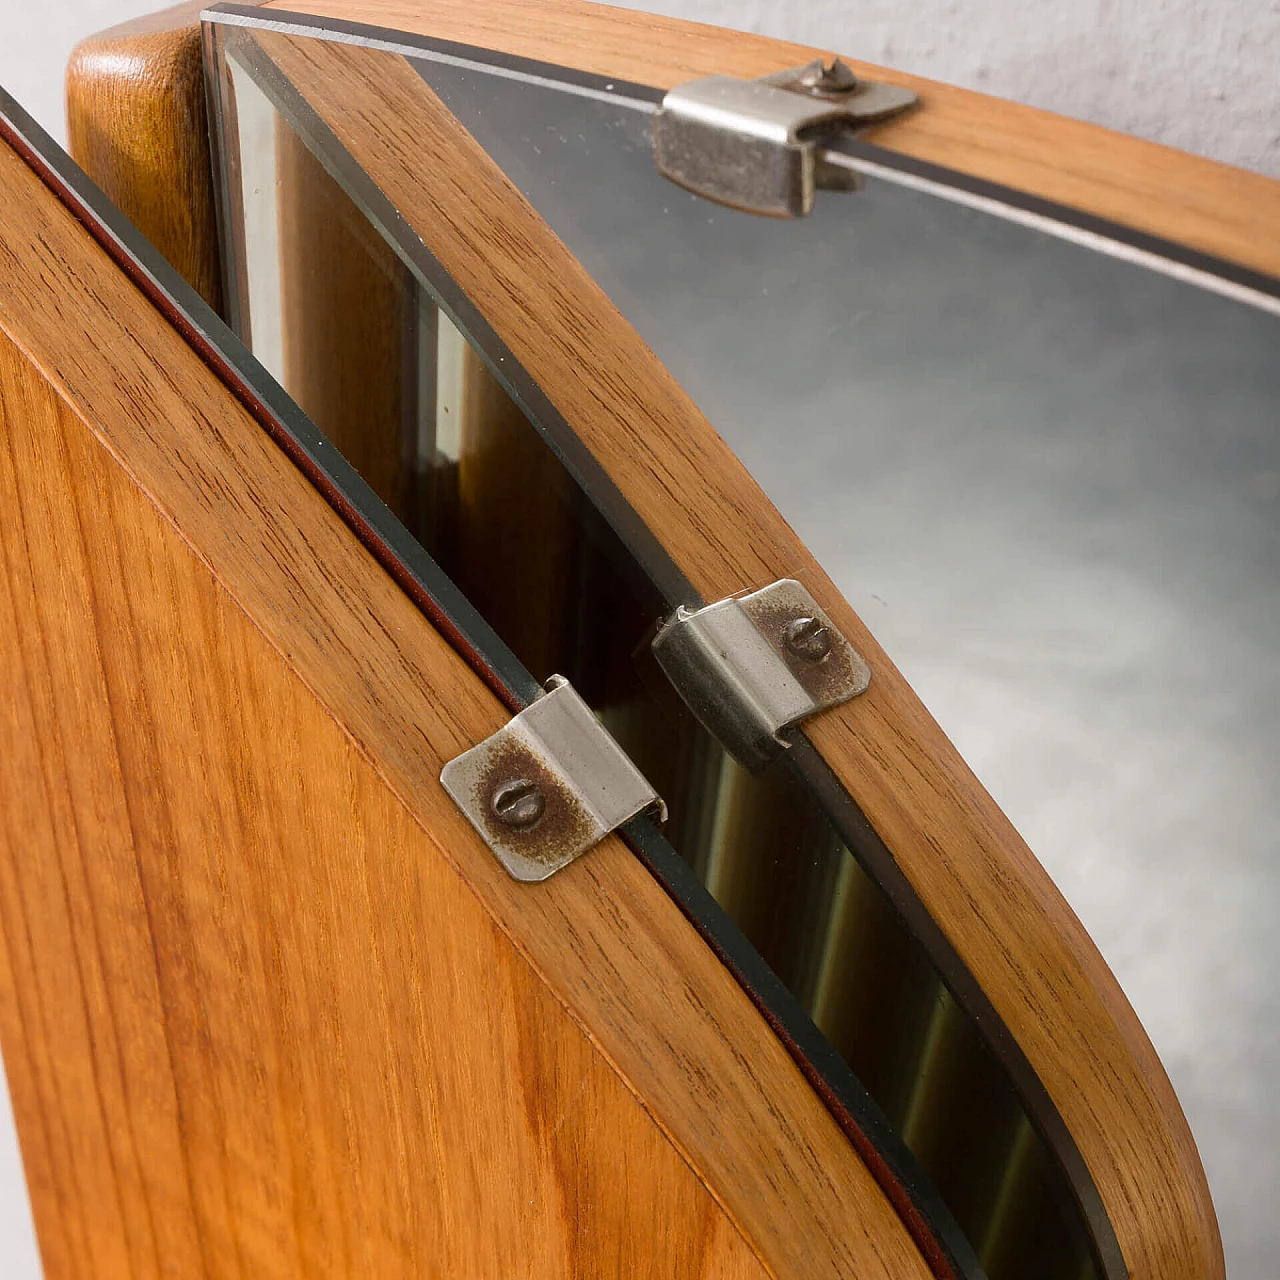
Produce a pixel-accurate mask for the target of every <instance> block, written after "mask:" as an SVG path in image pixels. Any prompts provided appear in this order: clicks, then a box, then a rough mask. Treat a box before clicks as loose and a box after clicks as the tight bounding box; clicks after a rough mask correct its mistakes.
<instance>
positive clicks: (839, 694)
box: [653, 578, 871, 770]
mask: <svg viewBox="0 0 1280 1280" xmlns="http://www.w3.org/2000/svg"><path fill="white" fill-rule="evenodd" d="M653 653H654V657H656V658H657V660H658V663H659V665H661V667H662V669H663V670H664V671H665V672H666V673H667V677H668V678H669V679H670V681H671V683H672V684H673V685H675V687H676V690H677V692H678V693H679V694H680V696H681V697H682V698H683V699H684V701H685V702H686V703H687V704H688V706H689V709H690V710H691V711H692V712H693V714H694V715H696V716H697V717H698V719H699V720H700V721H701V722H702V724H703V726H704V727H705V728H706V729H707V730H708V731H709V732H710V733H711V734H713V735H714V736H715V737H716V738H717V739H718V740H719V742H720V743H721V745H722V746H723V747H724V748H725V749H726V750H727V751H728V752H729V753H730V754H731V755H732V756H733V757H734V758H735V759H736V760H738V761H739V763H741V764H743V765H745V766H746V767H747V768H748V769H751V770H758V769H761V768H763V767H764V766H765V765H767V764H768V763H769V762H770V761H771V760H773V759H774V758H775V757H776V756H777V755H778V753H779V752H780V751H781V750H782V749H783V748H784V747H786V746H787V745H788V742H787V739H786V738H785V737H784V736H783V731H784V730H786V729H789V728H791V727H793V726H794V725H797V724H799V723H800V721H801V720H804V719H806V718H807V717H808V716H811V715H813V714H815V713H816V712H818V711H824V710H826V708H828V707H834V706H838V705H839V704H840V703H842V702H847V701H848V700H849V699H850V698H853V697H856V696H857V695H858V694H860V693H862V692H863V691H864V690H865V689H866V687H867V685H868V684H870V683H871V669H870V668H869V667H868V666H867V664H866V663H865V662H864V661H863V660H862V658H861V657H860V656H859V655H858V654H857V652H856V651H855V650H854V648H853V646H852V645H851V644H850V643H849V642H848V641H847V640H846V639H845V638H844V636H842V635H841V634H840V632H839V631H838V630H837V629H836V626H835V624H834V623H833V622H832V621H831V619H830V618H828V617H827V615H826V614H825V613H824V612H823V611H822V610H821V609H820V608H819V607H818V604H817V602H816V601H815V600H814V598H813V597H812V596H811V595H810V594H809V593H808V591H806V590H805V589H804V587H802V586H801V585H800V583H798V582H796V581H795V580H794V579H791V578H784V579H783V580H782V581H780V582H775V583H773V584H772V585H771V586H768V587H764V588H763V589H761V590H760V591H754V592H752V593H751V594H750V595H745V596H735V597H732V598H731V599H728V600H721V601H719V602H718V603H717V604H712V605H707V606H706V608H703V609H693V610H690V609H685V608H684V607H683V606H682V607H681V608H679V609H677V610H676V612H675V616H674V617H673V618H672V619H671V620H670V621H669V622H668V623H667V625H666V626H665V627H663V628H662V630H661V631H660V632H659V633H658V635H657V637H656V638H655V640H654V642H653Z"/></svg>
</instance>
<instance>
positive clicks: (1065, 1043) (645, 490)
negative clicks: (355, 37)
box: [261, 33, 1223, 1280]
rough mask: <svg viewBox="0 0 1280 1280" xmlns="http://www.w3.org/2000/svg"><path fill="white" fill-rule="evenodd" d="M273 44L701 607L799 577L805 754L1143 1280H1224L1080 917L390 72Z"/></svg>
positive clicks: (482, 170) (474, 158) (836, 601)
mask: <svg viewBox="0 0 1280 1280" xmlns="http://www.w3.org/2000/svg"><path fill="white" fill-rule="evenodd" d="M261 42H262V44H263V47H264V48H266V49H267V50H268V52H269V53H270V55H271V56H272V57H273V58H274V59H275V60H276V61H277V63H278V64H279V65H280V67H281V68H282V69H283V70H284V72H285V73H286V74H287V76H288V77H289V78H290V80H291V81H292V82H293V83H294V84H295V85H297V86H299V88H300V89H301V91H302V93H303V95H304V96H305V97H306V98H307V100H308V101H309V102H311V103H312V104H313V105H314V106H316V108H317V109H318V111H319V113H320V115H321V116H322V118H323V120H324V122H325V123H326V124H327V125H328V127H329V128H330V129H332V130H333V132H334V133H335V134H336V135H337V137H338V139H339V140H340V141H341V142H342V144H343V145H344V146H345V147H346V148H347V149H348V150H349V151H350V152H351V153H352V154H353V156H354V157H355V158H356V160H357V161H358V163H360V164H361V166H362V167H363V168H364V169H365V171H366V172H367V173H369V174H370V175H371V176H372V177H373V178H374V180H375V181H376V182H377V183H378V185H379V186H380V187H381V189H382V190H383V191H384V192H385V193H386V195H387V196H388V198H389V199H390V200H391V202H392V203H393V204H394V206H395V207H396V208H397V210H398V211H399V212H400V213H401V214H402V215H403V216H404V217H405V218H406V219H407V220H408V222H409V223H410V225H411V226H412V227H413V228H414V230H415V231H416V232H417V233H418V234H419V235H420V236H421V237H422V238H423V240H424V241H425V243H426V244H427V245H428V247H429V248H430V249H431V250H432V252H433V253H434V254H435V255H436V257H437V258H439V260H440V261H441V262H442V264H443V265H444V266H445V268H446V269H447V270H448V271H449V272H450V274H451V275H452V276H453V278H454V280H455V281H457V283H458V284H459V285H460V286H461V287H462V289H463V290H464V291H465V292H466V294H467V296H468V297H469V298H470V299H471V300H472V301H473V302H474V303H475V304H476V305H477V306H478V307H479V309H480V311H481V312H482V313H483V315H484V316H485V318H486V319H487V320H488V322H489V323H490V324H491V325H492V326H493V327H494V329H495V330H496V331H497V333H498V335H499V336H500V337H501V338H502V339H503V340H504V341H505V342H506V344H507V345H508V347H509V348H510V349H511V351H512V353H513V354H514V356H515V357H516V359H517V360H519V361H520V362H521V363H522V364H523V366H524V367H525V369H526V370H527V371H528V372H529V373H530V374H531V375H532V376H533V377H534V378H535V380H536V381H537V382H538V383H539V385H540V386H541V387H543V388H544V389H545V390H546V391H547V393H548V394H549V395H550V397H551V399H552V400H553V401H554V402H555V404H556V407H557V408H558V409H559V411H560V412H561V413H562V414H563V415H564V417H565V419H566V420H567V422H568V423H569V424H570V426H571V428H572V429H573V430H574V431H575V432H576V433H577V434H578V435H579V436H580V437H581V439H582V440H583V441H584V442H585V443H586V444H587V445H588V447H589V448H590V449H591V451H592V453H593V454H594V456H595V457H596V458H597V459H598V460H599V461H600V462H601V463H602V465H603V466H604V468H605V470H606V471H607V472H608V474H609V475H610V477H611V478H612V480H613V481H614V483H615V484H617V485H618V487H619V488H620V490H621V491H622V494H623V496H624V497H625V498H626V499H627V500H628V501H629V502H630V504H631V505H632V506H633V507H634V509H635V510H636V511H637V512H638V513H639V515H640V516H641V517H642V518H643V519H644V521H645V522H646V523H647V524H648V526H649V527H650V528H651V529H654V530H657V531H660V533H661V536H662V539H663V542H664V545H665V546H666V547H667V549H668V551H669V552H670V553H671V554H672V556H673V557H674V559H675V560H676V562H677V564H678V566H679V567H680V568H681V569H682V570H683V572H684V573H685V574H686V576H687V577H688V578H689V580H690V581H691V582H692V583H693V585H694V587H695V588H696V589H697V590H698V591H699V592H700V593H701V594H702V595H703V596H704V597H705V598H706V599H717V598H720V597H722V596H725V595H728V594H731V593H733V592H736V591H739V590H742V589H745V588H748V587H753V586H760V585H762V584H764V583H767V582H769V581H772V580H774V579H776V578H781V577H797V578H799V579H801V580H802V581H804V582H805V583H806V585H807V586H808V587H809V588H810V590H812V591H813V593H814V595H815V597H816V598H817V599H818V601H819V603H820V604H821V605H822V606H823V608H824V609H826V610H827V612H828V613H829V614H830V615H831V617H832V618H833V619H834V620H835V621H836V622H837V624H838V625H839V626H840V627H841V628H842V630H844V632H845V634H846V635H848V636H849V638H850V639H851V640H852V642H853V643H854V645H855V646H856V647H857V648H858V649H859V651H860V652H862V653H863V654H864V655H866V657H867V658H868V660H869V661H870V663H871V666H872V670H873V672H874V673H875V674H874V679H873V681H872V684H871V688H870V690H869V692H868V693H867V694H865V695H864V696H863V697H861V698H859V699H857V700H855V701H854V702H851V703H848V704H846V705H845V706H844V707H841V708H838V709H836V710H834V711H831V712H828V713H826V714H824V715H823V716H821V717H818V718H817V719H816V720H814V721H812V722H811V726H812V727H811V731H810V732H811V737H812V738H813V740H814V742H815V743H816V745H817V746H818V747H819V749H820V750H821V751H822V753H823V754H824V756H825V757H826V759H827V760H828V761H829V762H830V763H831V764H832V766H833V767H834V768H835V770H836V772H837V773H838V775H839V776H840V777H841V779H842V780H843V781H844V782H845V784H846V785H847V786H848V788H849V790H850V792H851V793H852V795H853V796H854V798H855V799H856V800H857V801H858V803H859V804H860V806H861V807H862V809H863V811H864V812H865V813H866V815H867V817H868V818H869V820H870V821H871V823H872V825H873V826H874V827H875V828H876V830H877V831H878V832H879V834H880V836H881V837H882V838H883V839H884V840H885V843H886V844H887V846H888V848H889V849H890V850H891V851H892V853H893V855H894V857H895V858H896V859H897V861H898V862H899V864H900V865H901V867H902V868H903V870H904V872H905V873H906V875H907V876H908V878H909V879H910V881H911V883H912V885H913V886H914V888H915V890H916V892H917V893H918V895H919V896H920V898H921V900H922V901H923V903H924V905H925V906H926V907H927V908H928V910H929V911H930V913H931V914H932V915H933V917H934V918H935V919H936V920H937V921H938V923H939V924H940V925H941V927H942V928H943V930H944V932H945V933H946V934H947V936H948V938H949V939H950V940H951V942H952V944H953V945H954V947H955V948H956V950H957V952H958V953H959V955H960V956H961V958H962V959H963V960H964V961H965V963H966V964H967V965H968V966H969V968H970V970H971V971H972V972H973V974H974V975H975V976H976V977H977V979H978V980H979V982H980V983H981V984H982V986H983V987H984V989H985V990H986V992H987V994H988V995H989V997H990V998H991V1000H992V1002H993V1004H994V1005H995V1008H996V1010H997V1012H998V1013H999V1014H1000V1015H1001V1017H1002V1018H1003V1020H1004V1022H1005V1024H1006V1025H1007V1026H1008V1028H1009V1029H1010V1031H1011V1032H1012V1033H1013V1035H1014V1037H1015V1039H1016V1040H1017V1042H1018V1044H1019V1045H1020V1046H1021V1048H1022V1050H1023V1052H1024V1053H1025V1054H1026V1055H1027V1057H1028V1059H1029V1060H1030V1062H1031V1064H1032V1066H1033V1067H1034V1068H1035V1069H1036V1071H1037V1073H1038V1074H1039V1075H1040V1077H1041V1078H1042V1079H1043V1081H1044V1083H1045V1085H1046V1087H1047V1088H1048V1091H1049V1093H1050V1096H1051V1097H1052V1099H1053V1101H1054V1102H1055V1104H1056V1105H1057V1107H1058V1109H1059V1112H1060V1113H1061V1115H1062V1117H1063V1119H1064V1120H1065V1122H1066V1124H1067V1126H1068V1128H1069V1129H1070V1131H1071V1133H1072V1134H1073V1136H1074V1138H1075V1140H1076V1142H1077V1144H1078V1146H1079V1147H1080V1149H1081V1152H1082V1154H1083V1156H1084V1159H1085V1161H1086V1163H1087V1165H1088V1167H1089V1169H1090V1171H1091V1173H1092V1175H1093V1177H1094V1180H1095V1182H1096V1184H1097V1186H1098V1189H1099V1191H1100V1193H1101V1195H1102V1198H1103V1201H1104V1204H1105V1206H1106V1209H1107V1211H1108V1214H1109V1215H1110V1217H1111V1220H1112V1222H1113V1224H1114V1226H1115V1229H1116V1233H1117V1236H1118V1237H1119V1240H1120V1244H1121V1247H1122V1249H1123V1251H1124V1255H1125V1258H1126V1260H1127V1262H1128V1264H1129V1267H1130V1269H1131V1272H1132V1274H1133V1276H1134V1277H1135V1280H1157V1278H1160V1280H1173V1278H1182V1277H1185V1278H1187V1280H1191V1278H1192V1277H1195V1278H1197V1280H1199V1278H1200V1277H1219V1276H1221V1275H1222V1274H1223V1261H1222V1252H1221V1243H1220V1240H1219V1236H1218V1230H1217V1223H1216V1219H1215V1216H1214V1212H1213V1207H1212V1203H1211V1201H1210V1197H1209V1192H1208V1187H1207V1184H1206V1182H1205V1178H1204V1174H1203V1170H1202V1168H1201V1165H1200V1161H1199V1156H1198V1154H1197V1152H1196V1149H1195V1145H1194V1142H1193V1140H1192V1138H1191V1134H1190V1130H1189V1129H1188V1127H1187V1124H1186V1121H1185V1119H1184V1117H1183V1115H1182V1112H1181V1109H1180V1107H1179V1105H1178V1102H1177V1099H1176V1097H1175V1096H1174V1093H1173V1089H1172V1086H1171V1085H1170V1084H1169V1081H1168V1077H1167V1076H1166V1074H1165V1072H1164V1070H1163V1068H1162V1067H1161V1065H1160V1062H1159V1060H1158V1058H1157V1057H1156V1054H1155V1052H1154V1050H1153V1048H1152V1046H1151V1044H1150V1042H1149V1040H1148V1039H1147V1037H1146V1034H1145V1033H1144V1031H1143V1030H1142V1028H1141V1026H1140V1024H1139V1023H1138V1021H1137V1018H1136V1016H1135V1015H1134V1013H1133V1011H1132V1009H1131V1008H1130V1006H1129V1004H1128V1002H1127V1001H1126V999H1125V997H1124V995H1123V993H1122V992H1121V990H1120V988H1119V985H1118V984H1117V983H1116V981H1115V979H1114V977H1113V976H1112V974H1111V973H1110V971H1109V970H1108V969H1107V967H1106V964H1105V963H1104V961H1103V960H1102V957H1101V955H1100V954H1099V953H1098V951H1097V949H1096V947H1094V945H1093V944H1092V942H1091V941H1090V940H1089V938H1088V936H1087V935H1086V934H1085V932H1084V930H1083V928H1082V927H1081V926H1080V923H1079V921H1078V920H1077V919H1076V917H1075V916H1074V914H1073V913H1072V912H1071V910H1070V908H1069V907H1068V906H1067V904H1066V902H1065V900H1064V899H1063V898H1062V896H1061V894H1060V893H1059V892H1058V891H1057V889H1056V888H1055V887H1054V885H1053V884H1052V882H1051V881H1050V879H1049V877H1048V876H1047V875H1046V873H1045V872H1044V870H1043V868H1042V867H1041V866H1040V865H1039V863H1038V862H1036V860H1035V858H1034V857H1033V855H1032V854H1031V852H1030V851H1029V850H1028V849H1027V847H1026V845H1025V843H1024V842H1023V841H1022V840H1021V838H1020V837H1019V836H1018V834H1017V833H1016V831H1014V829H1013V828H1012V826H1011V825H1010V823H1009V822H1008V820H1007V819H1006V818H1005V817H1004V815H1003V814H1002V813H1001V812H1000V811H999V809H998V808H997V807H996V806H995V804H994V803H993V802H992V800H991V799H990V797H989V796H988V795H987V794H986V792H985V791H984V790H983V789H982V787H981V785H980V784H979V783H978V781H977V779H976V778H975V777H974V776H973V774H972V772H971V771H970V770H969V769H968V768H967V766H966V765H965V764H964V762H963V761H962V760H961V758H960V757H959V755H958V754H957V752H956V751H955V749H954V748H953V747H952V746H951V744H950V743H949V742H948V741H947V739H946V738H945V736H944V735H943V734H942V732H941V730H940V729H939V728H938V726H937V725H936V724H935V723H934V722H933V720H932V719H931V718H930V717H929V715H928V713H927V712H926V711H925V709H924V707H923V705H922V704H921V703H920V701H919V699H918V698H916V696H915V695H914V693H913V692H912V691H911V689H910V688H909V686H908V685H907V684H906V682H905V681H904V680H903V679H902V677H901V675H900V674H899V673H898V672H897V671H896V670H895V669H894V667H893V665H892V663H891V662H890V661H889V659H888V657H887V656H886V655H885V654H884V652H883V651H882V650H881V649H880V647H879V646H878V645H877V644H876V643H875V640H874V638H873V637H872V636H871V635H870V633H869V632H868V631H867V629H866V628H865V626H863V624H862V623H861V621H860V620H859V619H858V618H857V616H856V615H855V614H854V613H853V611H852V610H851V609H850V608H849V606H848V604H847V603H846V602H845V601H844V600H843V599H842V598H841V597H840V595H839V594H838V592H837V591H836V590H835V588H834V586H833V585H832V583H831V582H830V580H829V579H828V578H827V577H826V575H825V574H824V573H823V572H822V570H821V569H820V568H819V566H818V565H817V563H816V561H815V560H814V559H813V557H812V555H811V554H810V553H809V552H808V550H807V549H806V548H805V547H804V546H803V545H802V544H801V543H800V542H799V540H798V539H797V538H796V536H795V535H794V533H793V532H792V531H791V529H790V528H789V527H788V526H787V524H786V523H785V521H784V520H783V519H782V518H781V516H780V515H779V514H778V513H777V511H775V510H774V509H773V507H772V506H771V505H770V504H769V503H768V502H767V501H766V500H765V499H764V497H763V495H762V494H761V492H760V490H759V489H758V487H757V486H756V485H755V483H754V482H753V481H752V480H751V478H750V476H749V475H748V474H747V472H746V471H745V469H744V468H743V467H742V465H741V463H739V462H738V460H737V459H736V458H735V457H734V456H733V454H732V453H731V451H730V450H729V449H728V447H727V446H726V445H725V443H724V442H723V440H721V438H720V437H719V436H718V435H717V433H716V432H715V431H714V429H713V428H712V427H711V425H710V424H709V423H708V422H707V421H706V419H705V418H704V417H703V416H702V415H701V413H700V412H699V411H698V409H697V407H696V406H695V405H694V404H693V403H692V402H691V401H690V400H689V398H688V397H687V396H686V395H685V394H684V392H683V391H682V390H681V388H680V387H679V386H678V385H677V384H676V382H675V381H674V379H673V378H672V377H671V375H670V374H669V373H668V372H667V371H666V369H665V368H663V367H662V365H661V364H660V363H659V362H658V360H657V358H656V357H655V356H654V355H653V354H652V352H651V351H650V350H649V349H648V348H647V347H646V346H645V345H644V343H643V342H642V341H641V340H640V339H639V337H638V336H637V335H636V334H635V332H634V331H633V330H632V329H631V328H630V326H629V325H627V323H626V322H625V320H624V319H623V318H622V317H621V316H620V315H619V314H618V312H617V311H616V309H615V308H614V307H613V306H612V304H611V303H610V302H609V301H608V299H607V298H606V297H605V296H604V294H603V293H602V292H601V290H600V289H599V288H598V287H597V286H596V285H595V283H594V282H593V281H592V280H591V279H590V277H589V276H588V275H587V274H586V272H585V271H584V269H583V268H582V267H581V265H580V264H579V263H578V262H577V261H576V260H575V259H574V258H573V257H572V255H571V254H570V253H569V252H568V250H567V249H565V247H564V246H563V245H562V244H561V243H560V242H559V241H558V240H557V239H556V237H555V236H554V235H553V234H552V233H551V231H550V230H549V228H547V227H546V225H545V224H544V223H543V222H542V221H541V219H540V218H539V217H538V215H537V214H536V212H535V211H534V210H533V209H531V208H530V206H529V205H528V204H527V202H525V200H524V199H523V197H522V196H521V195H520V193H519V192H518V191H517V190H516V189H515V188H514V187H513V186H512V184H510V183H509V182H508V181H507V180H506V178H505V177H504V176H503V174H502V173H501V172H500V171H499V170H498V169H497V167H496V166H495V165H494V164H493V163H492V162H491V161H490V160H489V158H488V157H487V156H486V155H485V154H484V152H483V151H482V150H481V148H480V147H479V146H478V145H477V144H476V143H475V141H474V140H473V139H472V138H471V137H470V135H468V134H467V133H466V131H465V130H464V129H463V128H462V127H461V125H459V123H458V122H457V121H456V120H455V119H454V118H453V116H452V115H451V114H450V113H449V112H448V111H447V110H446V109H445V108H444V107H443V106H442V105H441V104H440V102H439V101H438V99H436V97H435V95H434V94H433V93H432V92H431V91H430V89H428V88H427V87H426V85H425V84H424V83H423V81H422V79H421V77H420V76H418V75H417V74H416V73H415V72H414V71H413V69H412V68H411V67H410V66H409V64H408V63H407V62H405V61H404V60H403V59H402V58H399V57H398V56H397V55H393V54H374V53H371V52H370V51H368V50H359V51H356V50H353V49H352V48H351V47H350V46H346V45H341V44H332V43H328V42H322V41H315V40H305V39H291V38H289V37H285V36H282V35H277V34H272V33H263V34H262V36H261Z"/></svg>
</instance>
